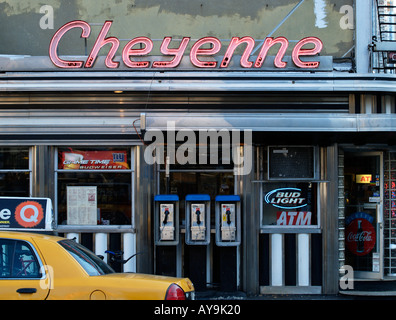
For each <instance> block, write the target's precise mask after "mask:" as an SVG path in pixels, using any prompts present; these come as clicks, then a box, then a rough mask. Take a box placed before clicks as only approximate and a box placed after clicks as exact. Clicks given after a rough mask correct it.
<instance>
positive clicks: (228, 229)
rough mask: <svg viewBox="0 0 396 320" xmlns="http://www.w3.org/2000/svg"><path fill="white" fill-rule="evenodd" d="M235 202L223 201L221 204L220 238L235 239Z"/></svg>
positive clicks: (224, 239)
mask: <svg viewBox="0 0 396 320" xmlns="http://www.w3.org/2000/svg"><path fill="white" fill-rule="evenodd" d="M235 236H236V223H235V204H234V203H223V204H222V205H221V240H222V241H235Z"/></svg>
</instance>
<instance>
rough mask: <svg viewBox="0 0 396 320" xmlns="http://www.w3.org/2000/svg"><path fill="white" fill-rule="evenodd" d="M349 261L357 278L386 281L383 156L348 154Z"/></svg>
mask: <svg viewBox="0 0 396 320" xmlns="http://www.w3.org/2000/svg"><path fill="white" fill-rule="evenodd" d="M344 192H345V245H346V251H345V259H346V264H347V265H350V266H352V267H353V270H354V275H355V277H356V278H362V279H380V278H382V277H383V210H382V199H383V155H382V153H380V152H368V153H345V166H344Z"/></svg>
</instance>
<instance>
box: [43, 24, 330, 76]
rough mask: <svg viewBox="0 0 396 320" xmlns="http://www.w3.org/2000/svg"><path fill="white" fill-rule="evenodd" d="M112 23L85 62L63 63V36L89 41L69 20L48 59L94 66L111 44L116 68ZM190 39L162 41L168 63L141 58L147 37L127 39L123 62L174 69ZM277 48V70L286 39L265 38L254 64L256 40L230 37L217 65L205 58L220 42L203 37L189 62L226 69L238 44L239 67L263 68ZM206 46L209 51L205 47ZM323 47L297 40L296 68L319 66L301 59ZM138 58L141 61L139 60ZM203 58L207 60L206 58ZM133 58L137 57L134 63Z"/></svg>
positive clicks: (85, 30)
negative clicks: (173, 45) (76, 33)
mask: <svg viewBox="0 0 396 320" xmlns="http://www.w3.org/2000/svg"><path fill="white" fill-rule="evenodd" d="M112 23H113V22H112V21H106V22H105V23H104V24H103V27H102V29H101V31H100V33H99V35H98V37H97V38H96V41H95V44H94V46H93V47H92V50H91V52H90V54H89V56H88V58H87V59H86V60H85V61H80V60H72V61H70V60H64V59H61V58H60V57H59V56H58V53H57V49H58V44H59V42H60V40H61V39H62V37H63V36H64V35H65V34H66V33H67V32H68V31H69V30H71V29H74V28H80V29H81V30H82V32H81V37H82V38H88V37H89V35H90V33H91V27H90V25H89V24H88V23H87V22H85V21H81V20H76V21H71V22H68V23H66V24H65V25H64V26H62V27H61V28H60V29H59V30H58V31H57V32H56V33H55V34H54V36H53V37H52V39H51V42H50V46H49V56H50V59H51V61H52V62H53V63H54V65H55V66H57V67H59V68H66V69H78V68H83V67H84V68H92V67H93V66H94V64H95V61H96V58H97V57H98V53H99V50H100V49H101V48H102V47H103V46H105V45H107V44H110V45H111V47H110V50H109V52H108V53H107V56H106V58H105V62H104V63H105V65H106V67H107V68H110V69H115V68H118V67H119V64H120V62H118V61H115V60H114V58H115V54H116V52H117V50H118V48H119V46H120V41H119V39H118V38H116V37H106V36H107V33H108V31H109V29H110V27H111V25H112ZM190 40H191V38H190V37H183V39H182V40H181V42H180V45H179V47H178V48H169V44H170V43H171V41H172V37H165V38H164V39H163V40H162V43H161V47H160V51H161V53H162V54H163V55H164V56H170V57H171V60H169V61H148V60H149V59H147V58H143V59H142V57H145V56H148V55H149V54H150V52H151V51H152V49H153V41H152V40H151V39H150V38H148V37H136V38H133V39H132V40H130V41H129V42H128V43H127V44H126V45H125V46H124V48H123V50H122V61H123V63H124V64H125V65H126V66H127V67H128V68H133V69H144V68H176V67H177V66H178V65H179V64H180V62H181V60H182V58H183V56H184V53H185V51H186V48H187V46H188V44H189V42H190ZM276 44H278V45H280V47H279V49H278V52H277V53H276V56H275V59H274V66H275V67H276V68H279V69H283V68H285V67H286V65H287V62H285V61H283V58H284V56H285V53H286V50H287V48H288V46H289V41H288V40H287V39H286V38H285V37H277V38H270V37H268V38H265V39H264V42H263V44H262V46H261V49H260V52H259V54H258V55H257V57H254V59H255V61H249V58H250V57H251V53H252V50H253V48H254V46H255V40H254V39H253V38H252V37H249V36H246V37H242V38H240V37H233V38H232V39H231V41H230V43H229V45H228V47H227V50H226V52H225V54H224V57H223V59H222V60H221V62H220V63H218V62H217V61H213V60H214V59H212V60H211V59H208V57H213V56H215V55H216V54H217V53H218V52H219V51H220V49H221V47H222V43H221V41H220V40H219V39H217V38H215V37H204V38H201V39H199V40H198V41H196V42H195V43H193V44H192V47H191V49H190V54H189V57H190V62H191V64H192V65H193V66H195V67H197V68H217V67H219V68H223V69H224V68H227V67H228V66H229V64H230V61H231V58H232V56H233V54H234V52H235V50H236V48H237V47H238V46H239V45H245V50H244V51H243V54H242V56H241V58H240V65H241V66H242V67H243V68H260V67H262V65H263V63H264V60H265V58H266V56H267V54H268V51H269V49H270V48H271V47H272V46H274V45H276ZM208 45H209V48H207V47H208ZM306 45H310V47H312V48H309V49H306V48H303V47H304V46H306ZM322 48H323V43H322V41H321V40H320V39H319V38H316V37H306V38H304V39H302V40H300V41H299V42H298V43H297V44H296V45H295V46H294V48H293V51H292V61H293V63H294V65H295V66H296V67H298V68H303V69H315V68H318V67H319V64H320V62H319V61H306V60H305V59H304V60H302V59H301V57H303V56H315V55H318V54H319V53H320V52H321V50H322ZM138 57H140V59H139V58H138ZM205 57H206V58H205ZM136 58H138V59H137V60H136Z"/></svg>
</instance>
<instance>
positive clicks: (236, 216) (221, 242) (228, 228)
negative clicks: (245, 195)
mask: <svg viewBox="0 0 396 320" xmlns="http://www.w3.org/2000/svg"><path fill="white" fill-rule="evenodd" d="M240 202H241V199H240V197H239V196H238V195H222V196H217V197H216V203H215V206H216V207H215V210H216V217H215V218H216V244H217V245H218V246H237V245H239V244H240V243H241V205H240Z"/></svg>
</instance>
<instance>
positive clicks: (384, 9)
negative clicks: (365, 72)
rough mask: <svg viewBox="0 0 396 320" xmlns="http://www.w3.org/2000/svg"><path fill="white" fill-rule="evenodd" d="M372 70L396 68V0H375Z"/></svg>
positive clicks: (393, 70) (387, 71)
mask: <svg viewBox="0 0 396 320" xmlns="http://www.w3.org/2000/svg"><path fill="white" fill-rule="evenodd" d="M374 11H375V13H374V14H373V45H372V70H373V72H374V73H394V72H395V68H396V0H375V1H374Z"/></svg>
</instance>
